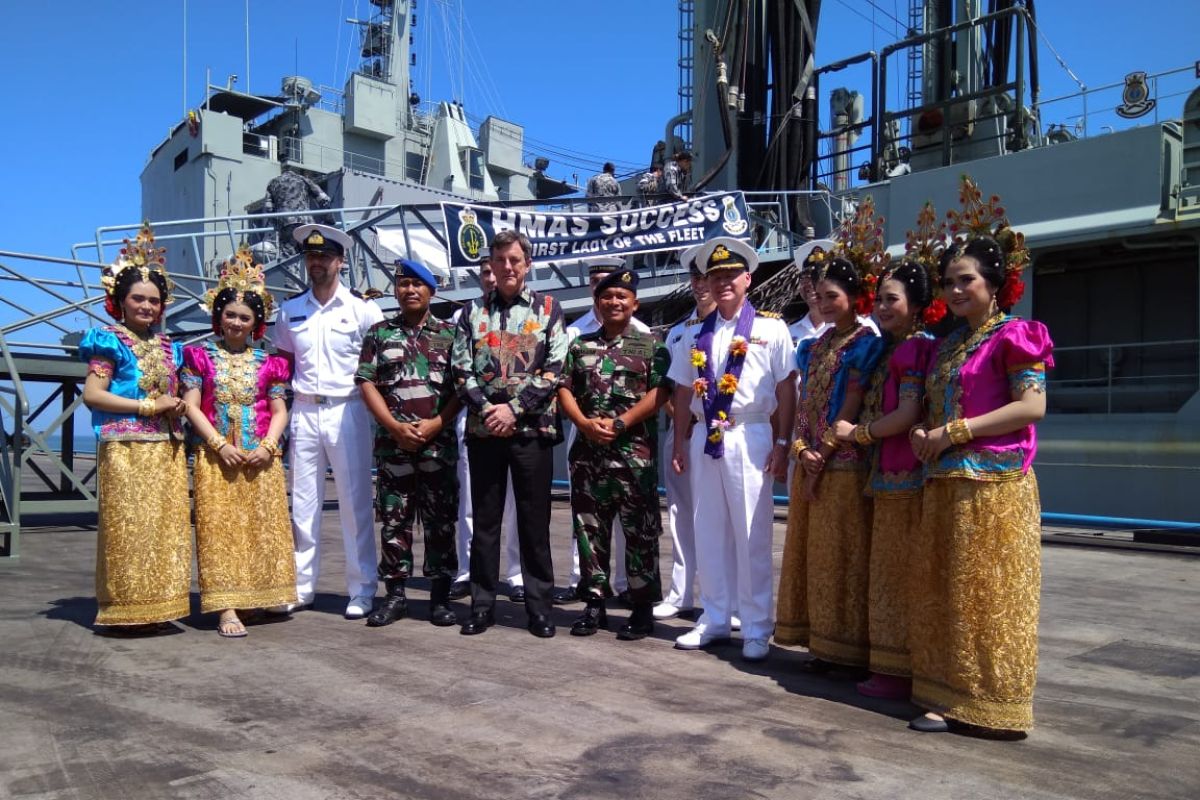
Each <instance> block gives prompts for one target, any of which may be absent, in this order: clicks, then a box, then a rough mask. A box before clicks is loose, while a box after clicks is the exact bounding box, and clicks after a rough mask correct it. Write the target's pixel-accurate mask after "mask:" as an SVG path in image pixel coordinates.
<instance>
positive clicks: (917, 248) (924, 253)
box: [903, 202, 946, 325]
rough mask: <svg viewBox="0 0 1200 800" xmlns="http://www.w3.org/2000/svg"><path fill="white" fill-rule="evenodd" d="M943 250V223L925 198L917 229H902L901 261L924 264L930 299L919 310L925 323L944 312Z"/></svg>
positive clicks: (938, 320)
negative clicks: (927, 304)
mask: <svg viewBox="0 0 1200 800" xmlns="http://www.w3.org/2000/svg"><path fill="white" fill-rule="evenodd" d="M945 252H946V223H944V222H941V221H939V220H938V215H937V211H935V210H934V208H933V203H929V202H926V203H925V205H924V207H922V208H921V213H920V214H918V215H917V229H916V230H909V231H905V232H904V259H903V260H904V261H911V262H912V263H914V264H917V265H919V266H921V267H923V268H924V270H925V273H926V274H927V275H928V276H929V287H930V289H931V291H932V293H933V300H932V302H930V304H929V306H928V307H927V308H926V309H925V310H924V312H923V313H922V319H923V320H924V322H925V324H927V325H932V324H934V323H935V322H940V321H941V320H942V318H943V317H945V316H946V303H945V301H944V300H942V298H941V294H942V256H943V254H945Z"/></svg>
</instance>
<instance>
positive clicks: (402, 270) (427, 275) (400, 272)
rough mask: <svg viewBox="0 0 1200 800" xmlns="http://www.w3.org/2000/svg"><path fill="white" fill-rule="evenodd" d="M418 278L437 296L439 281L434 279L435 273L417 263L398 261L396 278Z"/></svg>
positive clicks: (406, 260) (403, 259) (399, 259)
mask: <svg viewBox="0 0 1200 800" xmlns="http://www.w3.org/2000/svg"><path fill="white" fill-rule="evenodd" d="M401 276H403V277H407V278H416V279H417V280H419V281H420V282H421V283H423V284H425V285H426V286H428V287H429V291H431V292H433V293H434V294H437V279H436V278H434V277H433V273H432V272H430V271H429V269H428V267H426V266H425V265H424V264H420V263H418V262H416V261H411V260H409V259H407V258H397V259H396V277H397V278H399V277H401Z"/></svg>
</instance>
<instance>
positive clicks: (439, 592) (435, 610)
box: [429, 577, 458, 628]
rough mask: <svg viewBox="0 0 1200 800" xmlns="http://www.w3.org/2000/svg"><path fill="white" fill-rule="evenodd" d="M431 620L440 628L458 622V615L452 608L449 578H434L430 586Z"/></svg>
mask: <svg viewBox="0 0 1200 800" xmlns="http://www.w3.org/2000/svg"><path fill="white" fill-rule="evenodd" d="M429 621H430V622H431V623H433V624H434V625H437V626H438V627H439V628H445V627H448V626H450V625H457V624H458V617H456V616H455V615H454V611H453V610H452V609H451V608H450V579H449V578H446V577H438V578H434V579H433V583H432V585H430V587H429Z"/></svg>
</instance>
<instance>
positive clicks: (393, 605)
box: [367, 578, 408, 628]
mask: <svg viewBox="0 0 1200 800" xmlns="http://www.w3.org/2000/svg"><path fill="white" fill-rule="evenodd" d="M407 615H408V598H406V597H405V596H404V579H403V578H397V579H390V580H388V582H387V596H386V597H384V598H383V602H382V603H380V604H379V608H377V609H375V610H374V611H372V612H371V613H370V614H369V615H367V627H368V628H382V627H383V626H384V625H391V624H392V623H393V622H395V621H396V620H398V619H403V618H404V617H406V616H407Z"/></svg>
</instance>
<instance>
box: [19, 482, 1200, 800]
mask: <svg viewBox="0 0 1200 800" xmlns="http://www.w3.org/2000/svg"><path fill="white" fill-rule="evenodd" d="M93 525H94V522H89V521H87V520H82V521H81V522H80V524H77V525H64V524H59V525H56V526H55V527H46V528H42V529H26V531H25V533H24V536H23V539H22V542H21V544H22V553H21V558H20V561H18V562H16V563H10V564H5V565H0V676H2V677H0V798H22V799H23V800H24V799H30V800H31V799H32V798H37V799H38V800H65V799H66V798H116V799H118V800H135V799H137V798H155V799H156V800H157V799H159V798H181V799H182V798H197V799H199V798H242V797H246V798H279V799H280V800H304V799H306V798H328V799H330V800H341V799H342V798H347V799H349V798H409V797H411V798H426V799H428V800H433V799H439V800H440V799H442V798H445V799H446V800H450V799H451V798H545V799H546V800H550V799H551V798H578V799H579V800H604V799H606V798H614V799H616V798H621V799H622V800H624V799H625V798H681V799H682V798H689V799H691V798H714V800H716V799H720V800H727V799H728V798H781V799H784V798H786V799H787V800H794V799H796V798H928V799H929V800H934V799H935V798H947V799H949V798H955V799H956V800H957V799H959V798H1005V799H1007V798H1046V799H1047V800H1049V799H1050V798H1081V799H1083V798H1086V799H1087V800H1101V799H1102V798H1113V799H1114V800H1116V799H1117V798H1121V799H1122V800H1125V798H1179V799H1180V800H1182V799H1183V798H1196V797H1200V613H1197V612H1198V610H1200V594H1198V591H1197V590H1198V589H1200V570H1198V567H1200V559H1197V558H1196V557H1195V556H1188V555H1179V554H1160V553H1144V552H1129V551H1124V550H1115V549H1097V548H1085V547H1068V546H1055V545H1048V546H1047V547H1046V548H1045V549H1044V590H1043V603H1042V625H1041V666H1040V670H1039V682H1038V690H1037V701H1036V705H1035V713H1036V716H1037V727H1036V729H1035V730H1034V731H1033V732H1032V733H1031V735H1030V736H1029V738H1028V739H1027V740H1025V741H1022V742H995V741H981V740H977V739H970V738H965V737H962V736H957V735H950V734H918V733H914V732H912V731H909V730H907V729H906V727H905V725H906V722H907V720H908V719H909V718H910V717H912V716H914V715H916V713H918V712H917V710H916V709H915V708H913V707H912V706H910V705H908V704H907V703H904V702H893V701H876V700H870V699H867V698H862V697H859V696H858V695H857V694H856V693H855V691H854V685H853V683H852V682H851V681H849V680H846V679H844V678H837V677H833V678H831V677H814V676H808V675H805V674H802V673H800V672H799V671H798V670H797V668H796V667H797V663H798V662H800V661H802V660H803V659H804V658H806V656H805V654H804V652H803V651H802V650H798V649H787V648H779V647H776V646H774V645H773V646H772V652H771V658H770V660H769V661H767V662H766V663H765V664H759V665H748V664H744V663H743V662H742V661H741V660H740V647H738V646H737V645H736V644H735V645H733V646H728V647H724V648H719V649H717V650H715V651H712V652H681V651H677V650H674V649H672V639H673V637H674V636H675V635H677V634H678V633H679V632H681V631H683V630H686V629H687V627H688V626H689V625H690V623H689V622H688V621H687V620H673V621H671V622H669V623H665V624H662V625H660V626H659V630H658V635H657V637H656V638H651V639H647V640H644V641H641V642H632V643H631V642H620V641H617V640H616V638H615V635H614V633H612V632H609V633H604V632H601V633H600V634H598V635H596V636H594V637H591V638H584V639H580V638H574V637H571V636H569V635H567V628H568V627H569V625H570V622H571V620H572V619H573V618H574V617H575V616H576V614H577V613H578V612H579V609H580V608H582V606H579V605H576V606H567V607H561V608H559V609H557V610H556V622H557V623H558V624H559V633H558V636H557V637H556V638H553V639H549V640H541V639H536V638H534V637H532V636H530V635H529V634H528V633H527V632H526V631H525V629H524V623H525V615H524V611H523V609H522V608H521V607H519V606H516V605H514V604H512V603H510V602H508V601H507V600H501V601H500V602H499V607H498V612H499V613H498V617H499V620H498V623H499V624H498V625H497V627H495V628H493V629H492V630H489V631H488V632H486V633H485V634H483V635H481V636H475V637H464V636H460V635H459V634H458V629H457V628H434V627H433V626H431V625H429V624H428V622H426V621H425V620H426V611H427V604H426V602H425V599H426V597H427V594H426V591H425V590H426V589H427V587H428V583H427V582H426V581H424V580H414V581H413V582H412V585H413V591H412V592H410V597H411V598H412V602H411V603H410V607H411V610H412V612H413V618H410V619H406V620H402V621H400V622H398V623H396V624H395V625H392V626H390V627H387V628H382V629H368V628H366V627H365V624H364V623H363V622H361V621H359V622H350V621H347V620H345V619H343V618H342V616H341V612H342V610H343V608H344V606H345V602H346V598H345V597H344V595H342V594H341V589H340V586H341V583H342V554H341V552H340V551H341V545H340V533H339V531H338V529H337V522H336V512H333V511H327V512H326V519H325V542H324V563H323V571H322V574H321V582H320V587H321V589H322V590H323V592H322V594H320V595H319V596H318V602H317V607H316V609H315V610H312V611H305V612H302V613H298V614H296V615H295V616H294V617H292V618H290V619H286V620H284V621H280V622H272V623H268V624H258V625H253V626H251V627H250V629H249V630H250V635H249V636H248V637H247V638H245V639H241V640H224V639H220V638H219V637H218V636H217V635H216V632H215V620H214V618H213V617H212V616H207V617H202V616H200V615H199V614H198V613H197V614H193V615H192V616H191V617H189V618H188V619H185V620H183V621H181V623H180V624H179V632H178V633H175V634H170V635H165V636H159V637H154V638H147V639H132V640H130V639H114V638H109V637H102V636H97V635H94V633H93V631H92V628H91V622H92V619H93V616H94V614H95V600H94V598H93V594H94V588H93V567H94V558H95V530H94V527H92V526H93ZM569 532H570V526H569V515H568V509H567V506H566V504H565V503H564V502H561V501H556V502H555V509H554V523H553V537H554V553H555V557H556V564H557V573H558V575H559V578H560V583H561V582H562V581H563V579H564V578H565V575H566V571H567V568H568V566H569V562H568V558H569V538H568V537H569ZM783 541H784V524H783V521H782V520H781V519H780V520H777V523H776V530H775V550H776V565H777V567H778V560H779V556H780V554H781V552H782V548H783ZM670 546H671V545H670V538H669V536H664V539H663V547H662V552H663V557H664V564H666V565H668V567H667V570H666V571H667V572H668V573H669V564H670ZM193 599H194V601H193V608H198V607H199V602H198V600H197V599H195V597H194V598H193ZM456 607H457V609H458V610H459V612H460V614H465V613H466V611H467V605H466V604H465V603H458V604H456ZM610 610H611V611H612V614H611V617H610V627H611V628H612V630H613V631H615V630H616V627H617V626H618V624H619V623H620V622H621V621H623V619H624V617H625V615H626V613H627V612H625V611H623V610H619V608H618V606H616V605H615V604H613V605H612V606H611V607H610Z"/></svg>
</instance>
